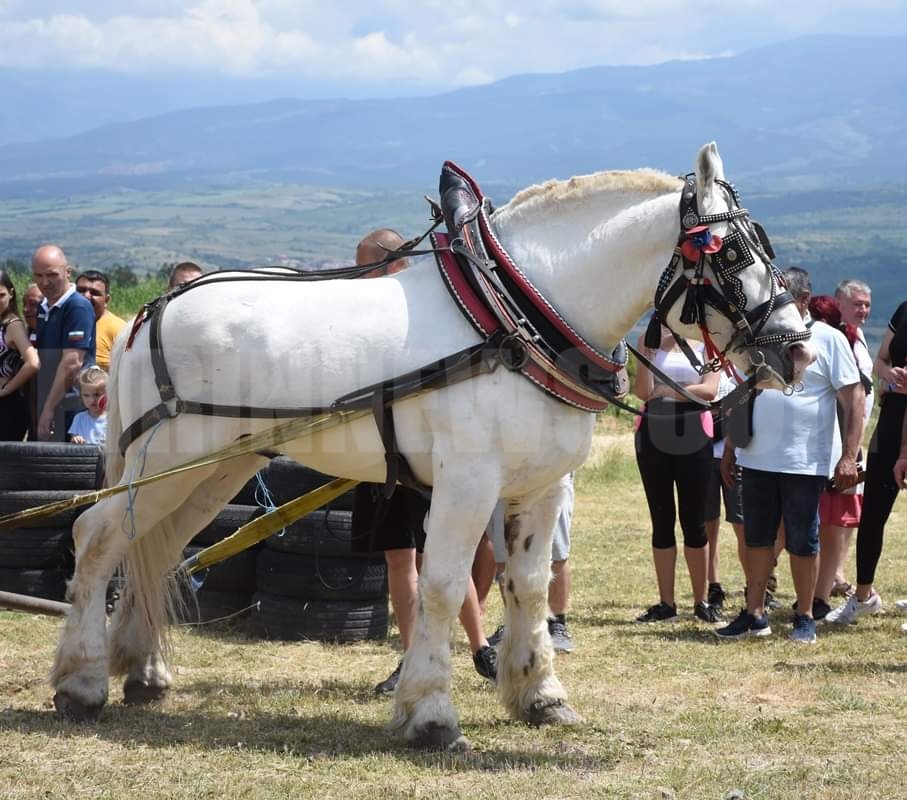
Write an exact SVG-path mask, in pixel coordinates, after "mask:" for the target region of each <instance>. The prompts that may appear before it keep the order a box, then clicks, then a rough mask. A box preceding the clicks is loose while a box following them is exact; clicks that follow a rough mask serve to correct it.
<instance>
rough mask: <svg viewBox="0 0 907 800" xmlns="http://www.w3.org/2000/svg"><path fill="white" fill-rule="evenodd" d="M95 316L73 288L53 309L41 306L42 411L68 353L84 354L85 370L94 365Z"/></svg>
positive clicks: (38, 340)
mask: <svg viewBox="0 0 907 800" xmlns="http://www.w3.org/2000/svg"><path fill="white" fill-rule="evenodd" d="M94 324H95V316H94V308H93V307H92V305H91V303H90V302H89V301H88V300H86V299H85V298H84V297H82V295H80V294H78V293H77V292H76V288H75V286H73V287H72V288H71V289H70V290H69V291H68V292H67V293H66V294H64V295H63V297H61V298H60V299H59V300H58V301H57V302H56V303H54V304H53V305H52V306H51V307H50V308H48V307H47V302H46V301H45V302H44V303H42V304H41V305H40V306H38V339H37V343H38V353H39V355H40V357H41V371H40V372H39V373H38V408H39V409H40V408H42V407H43V404H44V400H43V398H45V397H47V393H48V392H49V391H50V387H51V386H53V382H54V376H55V375H56V374H57V367H58V366H59V365H60V360H61V359H62V358H63V351H64V350H84V351H85V359H84V361H83V362H82V366H83V368H84V367H90V366H91V365H92V364H94V353H95V331H94Z"/></svg>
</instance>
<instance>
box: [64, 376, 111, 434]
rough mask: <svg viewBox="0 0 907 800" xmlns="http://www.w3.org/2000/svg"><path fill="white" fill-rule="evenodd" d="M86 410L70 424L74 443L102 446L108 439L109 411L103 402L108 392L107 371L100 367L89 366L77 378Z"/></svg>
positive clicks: (77, 415) (70, 432)
mask: <svg viewBox="0 0 907 800" xmlns="http://www.w3.org/2000/svg"><path fill="white" fill-rule="evenodd" d="M76 381H77V383H78V386H79V396H80V397H81V398H82V404H83V405H84V406H85V411H80V412H79V413H78V414H76V416H75V417H74V418H73V421H72V425H70V426H69V441H71V442H72V443H73V444H96V445H98V446H102V445H103V444H104V441H105V440H106V439H107V411H106V410H105V408H106V403H105V402H103V399H104V398H105V395H106V393H107V373H106V372H104V370H102V369H101V368H100V367H87V368H86V369H83V370H82V371H81V372H80V373H79V377H78V378H77V379H76Z"/></svg>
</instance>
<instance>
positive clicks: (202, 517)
mask: <svg viewBox="0 0 907 800" xmlns="http://www.w3.org/2000/svg"><path fill="white" fill-rule="evenodd" d="M266 463H267V462H266V460H265V459H264V458H262V457H260V456H254V455H250V456H243V457H242V458H237V459H232V460H230V461H229V462H225V463H224V464H223V465H221V466H219V467H217V468H216V472H215V473H214V474H213V475H211V476H210V477H208V478H206V479H205V480H204V481H202V482H201V483H200V484H199V485H198V487H197V488H196V489H195V490H194V491H193V492H192V494H191V495H190V496H189V497H188V498H187V499H186V501H185V502H184V503H182V505H180V507H179V508H177V509H176V510H175V511H173V512H172V513H171V514H169V515H168V516H167V517H166V518H165V519H163V520H161V522H160V523H159V524H158V531H157V536H156V537H155V541H154V542H151V541H150V539H149V540H148V541H149V543H150V544H151V546H147V545H145V546H143V545H142V543H141V542H139V543H136V546H135V548H134V549H133V551H130V553H129V555H128V556H127V560H126V584H125V587H124V591H123V598H122V600H121V601H120V602H119V603H118V604H117V608H116V611H115V612H114V616H113V619H112V620H111V626H110V627H111V634H110V664H111V672H113V674H116V675H121V674H125V676H126V679H125V681H124V683H123V698H124V702H126V703H128V704H143V703H149V702H153V701H156V700H159V699H161V698H162V697H164V696H165V695H166V693H167V691H168V690H169V688H170V686H171V683H172V677H171V675H170V671H169V670H168V668H167V663H166V659H165V654H164V651H165V649H166V648H165V645H166V637H165V636H164V629H165V628H164V626H165V625H166V623H167V622H168V621H169V619H171V618H172V616H173V612H174V607H173V606H174V604H175V603H178V602H179V588H180V587H179V585H178V581H177V580H176V579H175V577H174V576H173V574H172V572H171V570H172V569H173V567H174V566H175V565H176V564H178V563H179V562H180V561H181V559H182V553H183V548H184V547H185V545H186V543H187V542H188V541H189V540H190V539H191V538H192V537H193V536H194V535H195V534H196V533H198V531H200V530H201V529H202V528H203V527H204V526H205V525H207V524H208V523H209V522H210V521H211V520H212V519H214V517H215V516H216V515H217V513H218V512H219V511H220V510H221V509H222V508H223V507H224V505H226V503H227V502H228V501H229V500H230V498H231V497H233V496H234V495H235V494H236V493H237V492H238V491H239V489H240V488H241V487H242V485H243V484H244V483H245V482H246V481H247V480H248V479H249V477H250V476H251V475H253V474H254V473H255V472H256V471H257V470H259V469H261V468H262V467H263V466H264V465H265V464H266Z"/></svg>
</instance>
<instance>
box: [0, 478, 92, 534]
mask: <svg viewBox="0 0 907 800" xmlns="http://www.w3.org/2000/svg"><path fill="white" fill-rule="evenodd" d="M72 496H73V492H71V491H66V490H65V489H56V490H53V491H35V490H29V491H14V492H0V516H3V515H5V514H12V513H14V512H17V511H25V510H26V509H29V508H36V507H37V506H43V505H47V504H48V503H56V502H58V501H59V500H69V499H70V498H71V497H72ZM86 508H90V506H87V505H86V506H79V507H78V508H68V509H66V510H65V511H57V512H56V513H54V514H49V515H48V516H45V517H39V518H37V519H31V520H26V521H23V522H22V523H21V524H20V525H19V527H20V528H71V527H72V523H73V522H75V520H76V517H78V516H79V514H81V513H82V512H83V511H85V509H86ZM2 535H3V532H2V531H0V536H2Z"/></svg>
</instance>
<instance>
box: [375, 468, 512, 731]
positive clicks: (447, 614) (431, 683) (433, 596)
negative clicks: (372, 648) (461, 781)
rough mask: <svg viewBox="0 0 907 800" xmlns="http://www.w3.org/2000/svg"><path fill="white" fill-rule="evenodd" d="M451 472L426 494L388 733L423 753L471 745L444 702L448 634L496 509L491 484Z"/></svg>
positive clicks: (447, 692) (446, 696) (445, 470)
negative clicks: (412, 607)
mask: <svg viewBox="0 0 907 800" xmlns="http://www.w3.org/2000/svg"><path fill="white" fill-rule="evenodd" d="M457 472H458V471H457V470H455V469H454V466H453V464H451V463H445V464H444V465H443V470H440V469H439V470H437V471H436V472H435V474H436V475H437V474H443V475H444V478H445V480H444V481H443V482H441V481H439V482H436V484H435V487H434V492H433V494H432V501H431V512H430V514H429V523H428V527H427V540H426V545H425V554H424V556H423V559H422V569H421V572H420V574H419V604H418V609H417V615H416V624H415V628H414V631H413V641H412V645H411V646H410V648H409V650H407V652H406V655H405V657H404V659H403V671H402V672H401V674H400V681H399V683H398V684H397V690H396V692H395V693H394V701H395V709H394V719H393V721H392V723H391V725H392V727H395V728H398V729H400V730H402V732H403V735H404V737H405V738H406V739H407V740H408V741H409V742H411V743H412V744H414V745H416V746H418V747H424V748H428V749H463V748H466V747H468V746H469V745H468V742H467V741H466V739H465V738H464V737H463V735H462V734H461V733H460V729H459V724H458V720H457V712H456V710H455V709H454V707H453V704H452V703H451V700H450V673H451V666H450V629H451V624H452V622H453V621H454V620H455V619H456V617H457V614H458V613H459V611H460V608H461V607H462V605H463V599H464V597H465V595H466V586H467V581H468V579H469V576H470V568H471V566H472V561H473V557H474V555H475V550H476V545H477V544H478V541H479V538H480V537H481V535H482V531H483V530H484V528H485V526H486V525H487V524H488V520H489V519H490V518H491V513H492V511H493V509H494V506H495V503H496V502H497V489H496V487H494V486H492V484H491V482H490V481H483V480H482V479H481V478H480V477H479V476H476V475H475V474H469V473H468V471H467V470H463V472H462V473H461V474H456V473H457ZM453 474H456V477H452V475H453ZM452 483H453V484H454V485H455V486H456V489H453V488H452ZM467 500H468V502H467Z"/></svg>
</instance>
